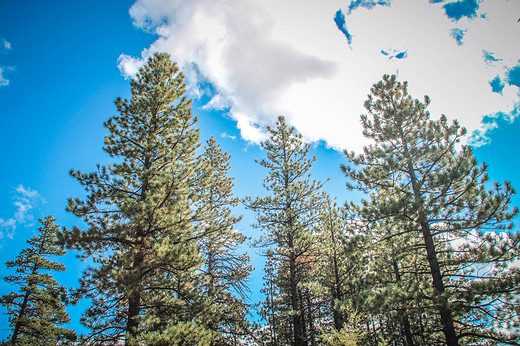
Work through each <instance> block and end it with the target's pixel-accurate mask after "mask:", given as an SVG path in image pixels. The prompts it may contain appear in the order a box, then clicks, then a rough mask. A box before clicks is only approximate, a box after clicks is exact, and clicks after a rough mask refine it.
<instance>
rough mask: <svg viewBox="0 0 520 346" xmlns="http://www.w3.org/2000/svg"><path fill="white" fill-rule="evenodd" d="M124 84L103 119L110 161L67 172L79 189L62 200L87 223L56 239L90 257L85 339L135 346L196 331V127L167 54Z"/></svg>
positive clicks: (199, 303)
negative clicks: (125, 90) (126, 91)
mask: <svg viewBox="0 0 520 346" xmlns="http://www.w3.org/2000/svg"><path fill="white" fill-rule="evenodd" d="M131 89H132V97H131V99H129V100H123V99H121V98H118V99H117V100H116V102H115V104H116V107H117V110H118V112H119V115H116V116H113V117H112V118H110V119H109V120H108V121H107V122H106V123H105V127H106V128H107V129H108V131H109V134H108V136H106V138H105V147H104V150H105V151H106V152H107V153H108V154H109V155H110V156H111V157H113V158H115V159H116V160H115V161H114V163H112V164H109V165H108V166H98V170H97V171H96V172H93V173H82V172H80V171H75V170H73V171H71V175H72V176H73V177H74V178H75V179H76V180H78V181H79V182H80V183H81V184H82V185H83V186H84V188H85V190H86V191H87V194H88V195H87V198H86V199H85V200H81V199H79V198H76V199H72V198H71V199H70V200H69V206H68V210H69V211H71V212H73V213H74V214H75V215H77V216H78V217H80V218H82V219H83V220H84V221H85V223H86V224H87V229H86V230H81V229H79V228H77V227H76V228H74V229H72V230H67V231H66V232H64V234H63V240H64V242H65V243H66V244H67V245H68V246H69V247H70V248H71V249H78V250H82V256H83V257H90V258H92V259H93V261H94V262H95V265H93V266H91V267H90V268H89V269H88V270H87V271H86V272H85V273H84V276H83V279H82V280H81V288H80V290H79V291H78V292H77V295H78V297H87V298H89V299H91V301H92V304H91V306H90V307H89V309H88V310H87V311H86V312H85V314H84V316H83V318H82V322H83V324H85V325H86V326H87V327H89V328H90V329H91V330H92V333H91V334H90V335H89V338H88V340H92V341H100V342H110V341H114V342H115V341H117V340H122V339H124V340H125V342H126V344H127V345H136V344H138V343H139V342H140V340H142V339H143V338H144V336H145V335H146V337H147V338H152V339H153V340H155V341H154V342H158V341H157V338H161V337H162V336H164V337H171V335H177V334H179V333H180V334H179V335H181V334H183V332H182V329H183V328H184V327H186V328H192V326H193V325H196V326H197V329H198V330H200V329H201V328H202V329H204V328H205V327H204V320H205V311H207V306H206V301H205V299H204V297H203V295H202V292H201V287H200V283H199V282H198V276H197V272H198V271H199V270H200V268H201V265H202V264H203V263H204V259H203V257H202V256H201V255H200V254H199V248H198V247H199V245H198V239H199V238H200V235H199V234H198V233H197V229H196V227H195V222H196V221H198V220H201V219H203V218H204V216H202V215H200V214H197V211H198V210H197V208H196V203H197V199H198V196H197V189H196V185H197V181H196V179H197V175H196V172H197V171H198V170H199V163H198V161H197V159H196V156H195V154H196V149H197V148H198V147H199V131H198V129H196V128H195V127H194V125H195V123H196V121H197V119H196V117H195V116H194V115H193V114H192V110H191V101H189V100H188V99H187V98H186V96H185V89H186V86H185V84H184V77H183V75H182V73H181V72H180V71H179V68H178V67H177V65H176V64H175V63H172V62H171V60H170V56H169V55H168V54H165V53H156V54H155V55H154V56H152V57H151V58H150V59H149V60H148V62H147V63H146V65H144V66H143V67H142V68H141V69H140V70H139V72H138V74H137V76H136V78H135V79H134V80H132V81H131ZM186 323H188V324H186ZM172 328H173V329H175V331H174V330H173V329H172ZM179 329H181V330H180V331H179ZM203 334H204V335H206V334H208V333H205V332H204V333H201V335H203Z"/></svg>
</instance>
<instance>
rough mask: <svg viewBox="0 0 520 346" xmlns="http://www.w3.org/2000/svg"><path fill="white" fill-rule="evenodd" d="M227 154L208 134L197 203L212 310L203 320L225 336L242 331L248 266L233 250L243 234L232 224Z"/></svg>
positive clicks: (206, 289) (205, 287) (232, 337)
mask: <svg viewBox="0 0 520 346" xmlns="http://www.w3.org/2000/svg"><path fill="white" fill-rule="evenodd" d="M229 158H230V156H229V155H228V154H226V153H224V152H223V151H222V149H221V148H220V146H219V145H218V144H217V142H216V141H215V139H214V138H213V137H211V138H210V139H209V140H208V143H207V146H206V148H205V150H204V152H203V154H202V155H201V157H200V161H201V169H200V172H199V177H198V184H197V188H198V189H199V191H198V201H199V203H198V208H199V213H198V214H199V215H203V216H204V218H202V219H201V220H200V221H199V223H198V228H199V233H200V235H201V236H200V241H199V247H200V253H201V255H203V256H204V265H203V266H202V268H201V273H202V277H201V282H203V292H204V294H205V296H206V297H207V298H208V305H209V306H210V307H211V309H212V311H213V313H212V314H211V316H210V318H211V319H210V320H209V321H207V322H206V324H207V325H208V327H209V328H210V329H211V330H214V331H218V332H221V333H223V335H224V339H226V340H227V341H228V342H230V343H231V342H232V341H233V340H236V339H237V338H238V337H239V336H240V335H243V334H245V333H246V328H247V320H246V314H247V306H246V304H245V303H244V299H245V298H246V295H247V293H248V292H249V288H248V287H247V282H246V280H247V277H248V276H249V273H250V271H251V266H250V265H249V256H248V255H247V254H237V250H238V247H239V246H240V245H241V244H243V243H244V241H245V239H246V238H245V236H244V235H243V234H242V233H241V232H239V231H238V230H237V229H235V228H234V227H235V225H236V224H237V223H238V222H239V221H240V218H238V217H234V216H233V215H232V214H231V207H236V206H237V205H238V203H239V201H240V199H239V198H237V197H233V191H232V189H233V178H230V177H228V170H229V168H230V166H229Z"/></svg>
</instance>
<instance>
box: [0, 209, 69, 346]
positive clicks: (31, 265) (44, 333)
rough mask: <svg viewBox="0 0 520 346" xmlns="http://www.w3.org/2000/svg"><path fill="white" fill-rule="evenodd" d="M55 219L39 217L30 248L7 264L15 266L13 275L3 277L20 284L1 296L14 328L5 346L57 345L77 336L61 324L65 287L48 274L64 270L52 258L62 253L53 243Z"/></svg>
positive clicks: (65, 320) (63, 321)
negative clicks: (35, 234)
mask: <svg viewBox="0 0 520 346" xmlns="http://www.w3.org/2000/svg"><path fill="white" fill-rule="evenodd" d="M55 221H56V219H54V218H52V216H47V217H46V218H45V220H42V219H39V222H40V223H41V224H42V226H41V227H39V228H38V231H39V235H37V236H35V237H32V238H31V239H29V240H28V241H27V243H28V244H29V245H30V247H29V248H26V249H23V250H22V251H21V252H20V254H19V255H18V257H16V260H14V261H9V262H7V263H6V265H7V267H8V268H16V274H15V275H9V276H6V277H5V278H4V280H5V281H6V282H8V283H9V284H12V285H15V286H18V287H19V289H18V291H15V292H11V293H9V294H7V295H4V296H2V297H1V298H0V302H1V303H2V305H4V306H6V307H7V311H8V314H9V322H10V325H11V327H12V329H13V333H12V335H11V336H10V338H9V341H8V342H7V344H8V345H56V344H57V343H58V342H59V341H63V340H74V339H75V338H76V334H75V333H74V332H73V331H71V330H68V329H66V328H63V327H60V326H61V325H63V324H66V323H69V321H70V319H69V315H68V314H67V312H66V311H65V305H64V301H66V299H67V290H66V288H65V287H63V286H61V285H60V284H59V283H58V282H57V281H56V280H55V279H54V278H53V276H52V274H51V273H52V272H60V271H64V270H65V266H64V265H63V264H61V263H59V262H55V261H53V258H54V257H57V256H63V255H64V254H65V250H63V249H62V248H61V247H59V246H58V245H56V240H57V233H58V231H59V226H57V225H56V224H55V223H54V222H55Z"/></svg>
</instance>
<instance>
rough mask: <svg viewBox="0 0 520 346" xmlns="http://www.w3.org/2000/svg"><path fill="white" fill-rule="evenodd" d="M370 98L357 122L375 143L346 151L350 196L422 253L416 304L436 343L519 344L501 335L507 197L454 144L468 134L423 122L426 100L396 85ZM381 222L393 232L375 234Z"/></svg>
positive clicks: (513, 296)
mask: <svg viewBox="0 0 520 346" xmlns="http://www.w3.org/2000/svg"><path fill="white" fill-rule="evenodd" d="M371 91H372V94H371V95H369V97H368V100H367V101H366V102H365V108H366V109H367V111H368V115H363V116H362V117H361V119H362V124H363V127H364V131H363V133H364V135H365V136H366V137H368V138H369V139H371V140H372V141H373V144H371V145H369V146H366V147H365V148H364V153H363V154H361V155H356V154H354V153H353V152H348V151H345V155H346V157H347V159H348V160H349V162H350V163H351V164H353V165H348V166H343V171H344V172H345V174H346V176H347V177H348V178H349V179H350V181H351V183H350V184H351V187H353V188H358V189H360V190H362V191H364V192H366V193H370V199H369V200H367V201H363V203H362V205H361V206H360V208H359V212H360V215H362V216H363V218H364V219H365V220H368V221H369V222H371V223H372V226H373V227H374V229H375V230H377V229H382V230H383V229H384V230H386V231H393V232H395V234H404V233H407V234H408V235H409V237H410V239H411V240H410V241H411V243H412V244H420V245H418V246H417V247H416V249H417V256H420V257H421V258H422V260H421V261H420V262H419V263H418V264H417V265H418V268H426V272H427V274H428V276H429V282H430V284H429V287H428V290H423V295H422V296H421V297H420V298H422V300H423V301H428V302H429V303H430V306H429V311H428V316H430V317H429V318H430V319H431V318H432V317H431V316H432V315H435V316H436V318H435V321H437V323H438V325H439V329H440V330H442V335H443V337H442V338H440V340H437V341H441V340H442V341H443V342H446V343H447V344H448V345H459V344H460V343H466V342H470V341H482V340H487V341H493V342H494V341H504V342H514V340H518V334H516V335H515V334H513V335H509V334H508V333H507V330H506V329H507V326H508V323H511V324H513V325H515V324H516V325H518V322H519V314H518V308H519V299H518V297H519V296H518V293H519V292H518V287H519V282H520V281H519V280H520V273H519V271H518V269H515V268H514V267H513V266H511V263H512V261H514V260H517V259H518V257H519V251H518V249H519V247H518V245H519V236H518V234H511V233H509V232H508V231H507V229H508V228H510V227H512V225H511V223H510V220H511V219H512V217H513V216H515V215H516V214H517V209H516V208H514V209H511V208H510V206H509V205H510V201H511V196H512V195H513V193H514V190H513V189H512V187H511V186H510V184H509V183H504V184H502V185H501V184H494V185H491V184H490V183H489V182H488V177H487V173H486V165H484V164H483V165H478V163H477V160H476V159H475V157H474V156H473V153H472V151H471V148H470V147H468V146H464V145H462V146H461V145H460V140H461V138H462V137H463V136H464V135H465V133H466V131H465V130H464V129H463V128H461V127H460V126H459V125H458V123H456V122H454V123H453V124H451V125H450V124H448V122H447V120H446V117H445V116H441V118H440V120H432V119H430V114H429V113H428V112H427V111H426V106H427V105H428V103H429V99H428V98H427V97H425V102H424V103H421V102H419V101H418V100H413V99H412V97H411V96H410V95H408V92H407V84H406V83H400V82H397V80H396V77H395V76H384V77H383V80H382V81H380V82H378V83H376V84H374V86H373V87H372V89H371ZM380 220H384V222H389V221H391V222H392V224H393V227H391V228H385V227H378V225H380ZM394 259H396V258H394ZM418 273H419V272H418Z"/></svg>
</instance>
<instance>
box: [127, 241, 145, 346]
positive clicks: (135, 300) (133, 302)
mask: <svg viewBox="0 0 520 346" xmlns="http://www.w3.org/2000/svg"><path fill="white" fill-rule="evenodd" d="M138 239H139V238H138ZM138 246H139V247H141V246H142V245H141V244H139V245H138ZM143 257H144V256H143V252H142V250H139V251H138V253H137V254H136V256H135V258H134V268H133V269H134V270H136V272H137V275H136V277H135V278H134V279H135V280H136V281H135V283H132V286H133V287H132V291H131V293H130V297H129V298H128V317H127V318H128V320H127V325H126V333H127V338H126V342H125V345H127V346H137V345H138V342H137V336H138V334H139V321H138V317H139V313H140V311H141V281H142V278H141V267H142V263H143Z"/></svg>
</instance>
